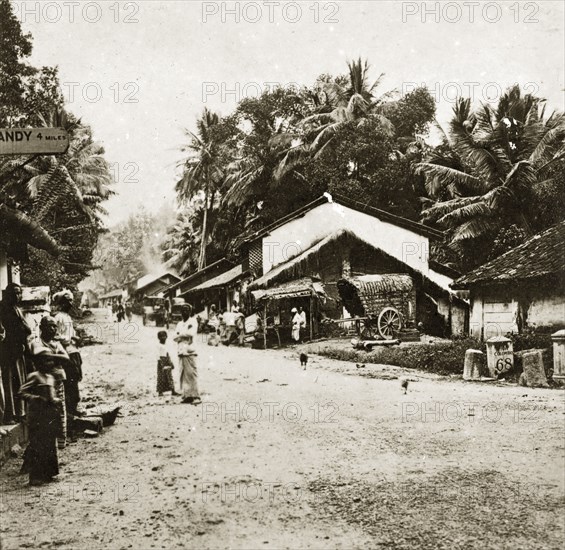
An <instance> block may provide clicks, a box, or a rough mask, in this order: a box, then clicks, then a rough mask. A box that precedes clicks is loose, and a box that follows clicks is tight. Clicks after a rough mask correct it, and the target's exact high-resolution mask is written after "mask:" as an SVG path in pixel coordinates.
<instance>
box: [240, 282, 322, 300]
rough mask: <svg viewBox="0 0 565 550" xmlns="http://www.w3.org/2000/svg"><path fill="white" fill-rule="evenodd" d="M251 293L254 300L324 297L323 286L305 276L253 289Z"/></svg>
mask: <svg viewBox="0 0 565 550" xmlns="http://www.w3.org/2000/svg"><path fill="white" fill-rule="evenodd" d="M251 295H252V296H253V298H254V299H255V301H256V302H261V301H264V300H283V299H287V298H304V297H308V296H323V297H326V293H325V291H324V287H323V285H322V284H321V283H319V282H318V281H312V279H310V278H308V277H305V278H303V279H297V280H295V281H289V282H288V283H283V284H281V285H277V286H274V287H272V288H266V289H263V290H253V291H251Z"/></svg>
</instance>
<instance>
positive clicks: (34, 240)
mask: <svg viewBox="0 0 565 550" xmlns="http://www.w3.org/2000/svg"><path fill="white" fill-rule="evenodd" d="M0 222H4V224H2V225H5V226H6V227H3V228H2V230H3V231H6V233H9V234H10V235H12V236H13V237H14V238H16V239H17V240H18V241H20V242H24V243H26V244H29V245H31V246H33V247H34V248H39V249H41V250H45V251H46V252H47V253H49V254H51V256H58V255H59V252H60V250H59V246H58V245H57V243H56V242H55V240H54V239H53V238H52V237H51V236H50V235H49V234H48V233H47V231H45V229H43V228H42V227H41V226H40V225H39V224H38V223H37V222H35V221H34V220H32V219H31V218H28V217H27V216H26V215H25V214H23V213H22V212H19V211H18V210H14V209H13V208H9V207H7V206H6V205H5V204H0Z"/></svg>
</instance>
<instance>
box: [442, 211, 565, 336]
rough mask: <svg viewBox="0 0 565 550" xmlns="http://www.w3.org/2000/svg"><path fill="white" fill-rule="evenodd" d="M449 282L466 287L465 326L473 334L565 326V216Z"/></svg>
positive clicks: (460, 287)
mask: <svg viewBox="0 0 565 550" xmlns="http://www.w3.org/2000/svg"><path fill="white" fill-rule="evenodd" d="M451 286H452V288H453V289H457V290H469V291H470V300H471V313H470V322H469V327H470V334H471V335H472V336H474V337H476V338H481V339H488V338H490V337H492V336H500V335H505V334H507V333H512V332H518V333H519V332H523V331H524V330H538V331H542V330H547V331H554V330H557V329H559V328H563V327H565V221H564V222H561V223H560V224H558V225H556V226H554V227H552V228H550V229H548V230H546V231H544V232H543V233H540V234H539V235H536V236H534V237H532V238H531V239H529V240H528V241H526V242H525V243H523V244H521V245H520V246H517V247H516V248H514V249H513V250H510V251H509V252H507V253H506V254H503V255H502V256H500V257H498V258H496V259H495V260H492V261H490V262H488V263H486V264H484V265H482V266H481V267H479V268H477V269H475V270H474V271H472V272H471V273H469V274H467V275H465V276H463V277H461V278H459V279H457V280H456V281H455V282H454V283H453V284H452V285H451Z"/></svg>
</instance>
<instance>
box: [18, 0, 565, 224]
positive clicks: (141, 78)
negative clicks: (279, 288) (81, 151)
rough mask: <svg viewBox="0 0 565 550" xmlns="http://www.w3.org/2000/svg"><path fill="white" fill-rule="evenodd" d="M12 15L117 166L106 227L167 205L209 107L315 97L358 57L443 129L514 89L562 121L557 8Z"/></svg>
mask: <svg viewBox="0 0 565 550" xmlns="http://www.w3.org/2000/svg"><path fill="white" fill-rule="evenodd" d="M13 4H14V6H15V8H16V11H17V12H18V14H19V17H20V20H21V21H22V23H23V26H24V29H25V30H29V31H31V32H32V34H33V36H34V54H33V62H34V64H36V65H58V66H59V68H60V74H61V81H62V82H63V83H64V91H65V95H66V97H67V99H68V100H69V108H70V110H71V111H73V112H74V113H75V114H76V115H78V116H80V117H82V118H83V120H84V121H86V122H88V123H90V124H91V126H92V127H93V130H94V134H95V137H96V139H98V140H99V141H101V142H102V143H103V144H104V146H105V147H106V151H107V158H108V159H109V160H110V162H113V163H116V164H115V172H116V176H117V177H118V188H117V191H118V192H119V195H118V196H117V197H115V198H113V199H112V200H111V202H110V204H109V208H108V209H109V211H110V214H111V219H110V223H113V222H115V221H118V220H120V219H123V218H124V217H126V216H127V215H128V213H129V212H131V211H133V210H134V209H135V208H137V206H138V205H139V204H144V205H145V206H146V207H148V208H149V209H155V208H157V207H158V206H160V205H161V204H162V203H163V202H164V201H169V202H170V201H172V200H173V197H174V192H173V187H174V183H175V181H176V179H175V174H176V172H177V170H176V168H175V165H176V162H177V161H178V160H179V159H180V158H182V156H181V154H180V152H179V151H178V148H179V147H180V145H181V144H182V143H183V131H182V130H183V128H185V127H189V128H192V127H193V126H194V121H195V119H196V117H197V116H198V114H199V113H200V112H201V111H202V109H203V107H204V106H205V105H206V106H208V107H209V108H211V109H213V110H217V111H220V112H221V113H224V114H225V113H228V112H230V111H231V110H233V108H234V106H235V103H236V101H237V99H240V98H241V97H244V96H246V95H247V96H254V95H257V93H258V92H259V91H260V90H262V89H264V88H265V87H266V86H268V85H269V84H268V83H279V84H281V85H292V84H293V83H296V84H299V85H311V84H312V83H313V82H314V80H315V79H316V77H317V76H318V75H319V74H320V73H324V72H325V73H331V74H338V73H342V72H344V69H345V68H346V61H347V60H349V59H353V58H356V57H358V56H361V57H363V58H367V59H368V60H369V62H370V64H371V66H372V71H373V75H372V76H373V77H374V78H376V77H377V76H378V75H379V74H380V73H381V72H384V73H385V75H386V76H385V79H384V81H383V85H382V88H381V90H382V91H383V92H384V91H387V90H390V89H393V88H396V89H398V90H399V91H403V90H404V91H409V90H410V89H411V88H413V87H414V86H416V85H420V84H422V83H425V84H427V85H428V87H429V88H430V90H431V91H432V93H435V95H436V98H437V101H438V118H439V119H440V122H442V121H445V120H447V118H448V117H449V113H450V110H451V106H452V99H453V97H454V96H455V95H457V93H458V92H460V93H461V92H462V93H463V94H464V95H467V96H469V95H471V96H472V97H473V98H474V100H475V101H476V102H479V101H482V100H487V99H489V98H490V99H496V97H497V96H498V95H499V93H500V90H501V89H503V88H505V87H507V86H509V85H511V84H513V83H515V82H518V83H520V84H522V85H524V86H526V89H528V90H529V91H535V92H537V93H538V94H539V95H541V96H543V97H546V98H547V99H548V101H549V105H550V106H551V107H552V108H559V109H563V98H564V96H563V89H564V87H565V85H564V64H565V60H564V56H565V54H564V52H565V44H564V40H565V32H564V18H565V12H564V6H565V3H564V2H563V1H562V0H557V1H549V0H543V1H538V2H516V1H515V0H514V1H502V2H500V1H499V2H484V1H481V2H478V1H475V2H471V1H469V2H466V1H462V2H455V1H452V2H421V1H420V2H404V1H397V0H395V1H375V0H373V1H358V0H347V1H342V2H324V1H320V2H316V1H313V0H305V1H301V2H287V1H285V0H278V1H275V2H263V1H255V2H254V1H250V2H246V1H243V0H240V1H239V2H200V1H193V0H190V1H188V0H165V1H147V0H141V1H139V0H138V1H136V2H116V1H113V0H109V1H96V2H94V1H92V2H85V1H81V2H80V4H79V3H78V2H77V1H75V2H72V1H64V0H61V1H57V2H55V1H42V2H37V1H23V2H22V1H13ZM236 19H237V20H236ZM489 83H490V84H489ZM493 83H495V84H493Z"/></svg>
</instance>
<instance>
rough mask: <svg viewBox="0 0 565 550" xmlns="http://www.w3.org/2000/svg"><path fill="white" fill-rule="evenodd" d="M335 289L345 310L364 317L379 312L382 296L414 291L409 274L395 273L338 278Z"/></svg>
mask: <svg viewBox="0 0 565 550" xmlns="http://www.w3.org/2000/svg"><path fill="white" fill-rule="evenodd" d="M337 289H338V291H339V295H340V296H341V299H342V300H343V304H344V305H345V307H346V309H347V311H349V313H350V314H351V315H355V316H359V317H365V316H371V315H376V314H378V313H379V310H380V304H381V303H382V300H383V298H385V299H386V298H387V297H389V296H391V295H393V294H410V293H412V292H414V281H413V280H412V277H410V275H404V274H396V273H395V274H386V275H363V276H361V277H351V278H347V279H341V280H339V281H338V282H337Z"/></svg>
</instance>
